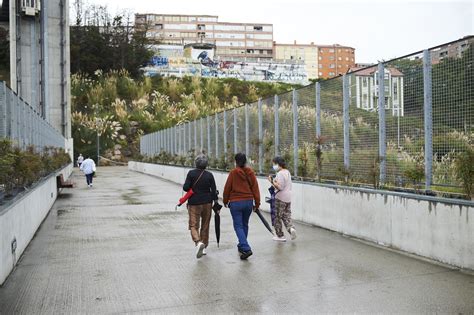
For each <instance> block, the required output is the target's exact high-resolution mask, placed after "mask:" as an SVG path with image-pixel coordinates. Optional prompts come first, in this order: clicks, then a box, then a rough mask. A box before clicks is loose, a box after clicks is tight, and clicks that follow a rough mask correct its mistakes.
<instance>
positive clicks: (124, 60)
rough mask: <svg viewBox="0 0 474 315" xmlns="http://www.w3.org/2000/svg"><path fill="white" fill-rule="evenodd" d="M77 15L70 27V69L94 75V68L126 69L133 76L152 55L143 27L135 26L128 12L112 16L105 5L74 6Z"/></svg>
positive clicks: (75, 3)
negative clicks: (137, 27)
mask: <svg viewBox="0 0 474 315" xmlns="http://www.w3.org/2000/svg"><path fill="white" fill-rule="evenodd" d="M73 8H74V11H75V14H76V17H75V19H74V20H75V24H74V25H72V26H71V28H70V36H71V72H72V73H79V72H83V73H86V74H94V73H95V72H96V71H97V70H102V72H104V73H105V72H108V71H109V70H122V69H126V70H127V71H128V72H129V73H130V74H131V75H132V76H133V77H137V76H138V75H139V68H140V67H141V66H142V65H144V64H146V63H147V62H148V60H150V58H151V57H152V55H153V52H152V51H150V50H149V49H148V40H147V38H146V27H143V28H140V29H134V26H133V21H132V18H131V14H130V12H127V11H124V12H122V13H119V14H117V15H116V16H114V17H111V15H110V13H109V12H108V10H107V7H104V6H94V5H92V6H89V7H86V8H84V4H83V1H82V0H76V1H75V2H74V5H73Z"/></svg>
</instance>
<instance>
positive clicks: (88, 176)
mask: <svg viewBox="0 0 474 315" xmlns="http://www.w3.org/2000/svg"><path fill="white" fill-rule="evenodd" d="M93 177H94V173H90V174H86V181H87V185H90V184H92V178H93Z"/></svg>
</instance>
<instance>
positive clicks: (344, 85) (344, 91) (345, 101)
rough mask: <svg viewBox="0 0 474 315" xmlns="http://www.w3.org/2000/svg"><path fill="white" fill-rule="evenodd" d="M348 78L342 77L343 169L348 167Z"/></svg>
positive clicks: (345, 75)
mask: <svg viewBox="0 0 474 315" xmlns="http://www.w3.org/2000/svg"><path fill="white" fill-rule="evenodd" d="M348 81H349V77H348V76H347V74H344V75H343V76H342V95H343V101H342V106H343V116H344V168H345V169H346V171H348V170H349V167H350V142H349V82H348Z"/></svg>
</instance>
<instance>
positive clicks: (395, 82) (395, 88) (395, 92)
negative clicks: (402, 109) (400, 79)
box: [393, 81, 398, 99]
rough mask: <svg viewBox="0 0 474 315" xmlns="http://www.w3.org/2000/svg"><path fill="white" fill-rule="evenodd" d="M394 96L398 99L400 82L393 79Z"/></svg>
mask: <svg viewBox="0 0 474 315" xmlns="http://www.w3.org/2000/svg"><path fill="white" fill-rule="evenodd" d="M393 98H394V99H398V84H397V81H393Z"/></svg>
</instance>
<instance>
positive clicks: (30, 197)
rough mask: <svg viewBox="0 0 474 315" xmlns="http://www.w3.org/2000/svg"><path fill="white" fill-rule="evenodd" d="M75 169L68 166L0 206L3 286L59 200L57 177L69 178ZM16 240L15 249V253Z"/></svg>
mask: <svg viewBox="0 0 474 315" xmlns="http://www.w3.org/2000/svg"><path fill="white" fill-rule="evenodd" d="M72 169H73V164H69V165H68V166H66V167H64V168H63V169H62V170H60V171H58V172H56V173H54V174H51V175H50V176H48V177H47V178H45V179H43V180H42V181H40V182H39V183H37V184H35V185H34V186H33V187H32V188H31V189H30V190H28V191H25V192H23V193H21V194H20V195H18V196H17V197H16V198H14V199H13V200H11V201H9V202H8V203H7V204H5V205H3V206H0V285H1V284H3V282H4V281H5V279H6V278H7V277H8V275H9V274H10V272H11V271H12V270H13V268H14V267H15V265H16V263H17V261H18V259H19V258H20V257H21V255H22V254H23V251H24V250H25V249H26V247H27V246H28V244H29V243H30V241H31V240H32V239H33V237H34V235H35V233H36V231H37V230H38V228H39V226H40V225H41V223H42V222H43V220H44V219H45V218H46V216H47V214H48V213H49V210H50V209H51V207H52V206H53V203H54V202H55V201H56V198H57V187H56V176H57V175H59V174H63V176H64V179H67V178H69V176H70V175H71V173H72ZM14 239H16V250H15V251H14V252H12V242H13V240H14Z"/></svg>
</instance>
